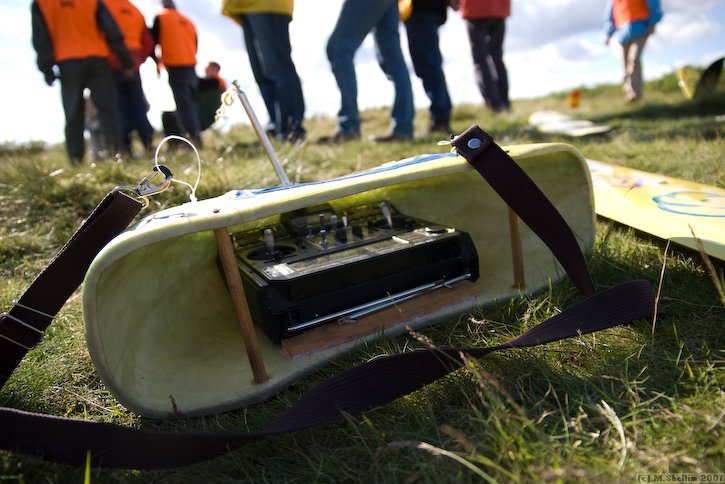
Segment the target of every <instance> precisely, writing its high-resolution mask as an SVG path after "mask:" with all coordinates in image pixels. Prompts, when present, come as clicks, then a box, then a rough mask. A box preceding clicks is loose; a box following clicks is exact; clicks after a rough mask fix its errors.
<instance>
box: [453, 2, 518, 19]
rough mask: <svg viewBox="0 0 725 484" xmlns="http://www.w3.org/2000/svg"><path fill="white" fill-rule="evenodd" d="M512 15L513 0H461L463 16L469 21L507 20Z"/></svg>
mask: <svg viewBox="0 0 725 484" xmlns="http://www.w3.org/2000/svg"><path fill="white" fill-rule="evenodd" d="M509 15H511V0H461V16H462V17H463V18H465V19H468V20H475V19H482V18H506V17H508V16H509Z"/></svg>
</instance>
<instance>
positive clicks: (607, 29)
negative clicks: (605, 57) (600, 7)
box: [604, 0, 617, 44]
mask: <svg viewBox="0 0 725 484" xmlns="http://www.w3.org/2000/svg"><path fill="white" fill-rule="evenodd" d="M612 8H613V5H612V0H607V4H606V5H605V6H604V18H605V20H604V43H605V44H609V40H610V39H611V38H612V35H614V31H615V30H617V28H616V27H615V25H614V14H613V13H612Z"/></svg>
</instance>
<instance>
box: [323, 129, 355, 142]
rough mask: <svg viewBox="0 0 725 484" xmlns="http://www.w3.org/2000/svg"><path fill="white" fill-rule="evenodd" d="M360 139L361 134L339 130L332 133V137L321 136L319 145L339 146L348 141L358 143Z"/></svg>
mask: <svg viewBox="0 0 725 484" xmlns="http://www.w3.org/2000/svg"><path fill="white" fill-rule="evenodd" d="M359 139H360V133H358V132H357V131H342V130H338V131H335V132H334V133H332V135H331V136H321V137H319V138H317V144H318V145H337V144H340V143H346V142H348V141H356V140H359Z"/></svg>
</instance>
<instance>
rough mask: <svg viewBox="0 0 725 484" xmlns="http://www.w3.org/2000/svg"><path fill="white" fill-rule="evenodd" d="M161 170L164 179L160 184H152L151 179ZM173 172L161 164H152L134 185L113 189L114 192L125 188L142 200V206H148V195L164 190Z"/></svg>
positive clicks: (169, 182)
mask: <svg viewBox="0 0 725 484" xmlns="http://www.w3.org/2000/svg"><path fill="white" fill-rule="evenodd" d="M159 172H161V173H162V174H163V175H164V177H165V178H164V181H163V183H161V184H160V185H152V184H151V180H153V179H154V178H155V177H156V175H158V174H159ZM173 176H174V175H173V174H172V173H171V170H169V169H168V168H166V167H165V166H163V165H156V166H154V169H153V171H152V172H151V173H149V174H148V175H146V176H145V177H143V178H142V179H141V181H140V182H138V184H137V185H136V186H135V187H131V186H125V187H116V188H114V189H113V191H114V192H116V191H120V190H126V191H129V192H132V193H133V194H134V195H136V196H137V197H138V198H139V199H141V200H143V203H144V205H143V208H146V207H148V206H149V199H148V197H151V196H153V195H158V194H159V193H161V192H163V191H166V190H167V189H168V188H169V187H170V186H171V179H172V178H173Z"/></svg>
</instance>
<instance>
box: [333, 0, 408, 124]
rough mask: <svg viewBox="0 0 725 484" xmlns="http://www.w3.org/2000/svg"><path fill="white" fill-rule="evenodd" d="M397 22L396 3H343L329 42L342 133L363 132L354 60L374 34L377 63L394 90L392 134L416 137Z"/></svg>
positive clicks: (369, 0)
mask: <svg viewBox="0 0 725 484" xmlns="http://www.w3.org/2000/svg"><path fill="white" fill-rule="evenodd" d="M398 23H399V14H398V2H397V0H366V1H360V0H345V2H344V3H343V4H342V10H341V11H340V16H339V17H338V19H337V24H336V25H335V29H334V30H333V32H332V34H331V35H330V39H329V40H328V42H327V58H328V59H329V61H330V65H331V67H332V73H333V75H334V76H335V80H336V81H337V87H338V88H339V90H340V111H339V112H338V117H337V119H338V124H339V129H340V130H341V131H343V132H345V133H356V134H359V133H360V113H359V111H358V106H357V79H356V76H355V65H354V62H353V59H354V57H355V52H356V51H357V49H358V48H359V47H360V45H361V44H362V42H363V40H365V36H367V34H368V33H369V32H370V31H372V32H373V38H374V40H375V49H376V54H377V59H378V64H380V68H381V69H382V70H383V72H384V73H385V75H386V76H387V77H388V79H390V80H391V81H392V82H393V85H394V87H395V99H394V101H393V108H392V110H391V117H392V120H391V132H392V133H393V134H394V135H398V136H405V137H408V136H412V135H413V116H414V115H415V107H414V105H413V89H412V87H411V84H410V76H409V74H408V67H407V66H406V65H405V59H404V58H403V51H402V50H401V48H400V35H399V33H398Z"/></svg>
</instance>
